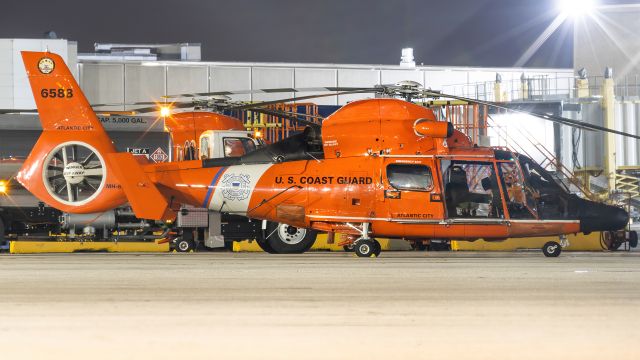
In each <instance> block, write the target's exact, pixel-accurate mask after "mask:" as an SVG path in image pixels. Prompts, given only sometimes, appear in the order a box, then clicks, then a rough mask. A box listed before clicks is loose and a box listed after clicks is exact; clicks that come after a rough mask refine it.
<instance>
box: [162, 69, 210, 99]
mask: <svg viewBox="0 0 640 360" xmlns="http://www.w3.org/2000/svg"><path fill="white" fill-rule="evenodd" d="M207 91H209V69H208V68H207V67H206V66H168V67H167V93H168V94H182V93H189V92H207Z"/></svg>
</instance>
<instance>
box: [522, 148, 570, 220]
mask: <svg viewBox="0 0 640 360" xmlns="http://www.w3.org/2000/svg"><path fill="white" fill-rule="evenodd" d="M518 161H519V163H520V168H521V169H522V175H523V176H524V180H525V189H526V191H527V193H528V194H529V195H530V196H531V197H532V198H533V199H534V201H535V203H536V208H537V212H538V215H539V217H540V218H541V219H561V218H566V217H567V215H568V210H569V209H568V202H569V189H567V187H566V186H565V184H563V183H562V181H560V179H557V178H555V177H554V176H552V175H551V174H550V173H549V172H548V171H546V170H545V169H543V168H542V167H541V166H540V165H539V164H537V163H536V162H535V161H533V160H531V159H530V158H528V157H526V156H524V155H519V156H518Z"/></svg>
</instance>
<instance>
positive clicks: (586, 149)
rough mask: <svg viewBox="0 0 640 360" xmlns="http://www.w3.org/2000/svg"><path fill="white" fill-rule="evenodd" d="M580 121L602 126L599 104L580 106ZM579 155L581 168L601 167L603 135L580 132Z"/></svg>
mask: <svg viewBox="0 0 640 360" xmlns="http://www.w3.org/2000/svg"><path fill="white" fill-rule="evenodd" d="M581 115H582V120H583V121H585V122H588V123H590V124H594V125H599V126H603V117H602V107H601V106H600V104H595V103H593V104H582V111H581ZM579 154H581V155H582V156H581V158H582V164H581V165H582V166H583V167H597V168H602V166H603V154H604V135H603V133H602V132H598V131H582V135H581V141H580V146H579Z"/></svg>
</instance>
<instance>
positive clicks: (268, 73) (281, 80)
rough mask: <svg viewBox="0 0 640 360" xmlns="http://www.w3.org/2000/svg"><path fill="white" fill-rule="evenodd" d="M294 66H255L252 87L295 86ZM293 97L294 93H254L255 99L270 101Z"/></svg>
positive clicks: (278, 87)
mask: <svg viewBox="0 0 640 360" xmlns="http://www.w3.org/2000/svg"><path fill="white" fill-rule="evenodd" d="M293 75H294V70H293V68H263V67H254V68H253V72H252V74H251V88H252V89H256V90H258V89H281V88H292V87H293ZM290 97H293V93H291V92H287V93H274V94H253V100H254V101H269V100H278V99H283V98H290Z"/></svg>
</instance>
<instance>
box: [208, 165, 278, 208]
mask: <svg viewBox="0 0 640 360" xmlns="http://www.w3.org/2000/svg"><path fill="white" fill-rule="evenodd" d="M271 166H272V165H271V164H260V165H238V166H230V167H229V168H228V169H227V170H226V171H225V172H224V174H222V175H221V176H220V179H219V180H218V183H217V184H216V187H215V189H214V192H213V196H212V197H211V200H210V201H209V209H211V210H215V211H222V212H229V213H234V214H240V215H244V214H246V213H247V209H248V208H249V201H251V196H252V195H253V191H254V190H255V188H256V185H257V184H258V181H259V180H260V178H261V177H262V175H263V174H264V173H265V172H266V171H267V170H269V168H270V167H271Z"/></svg>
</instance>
